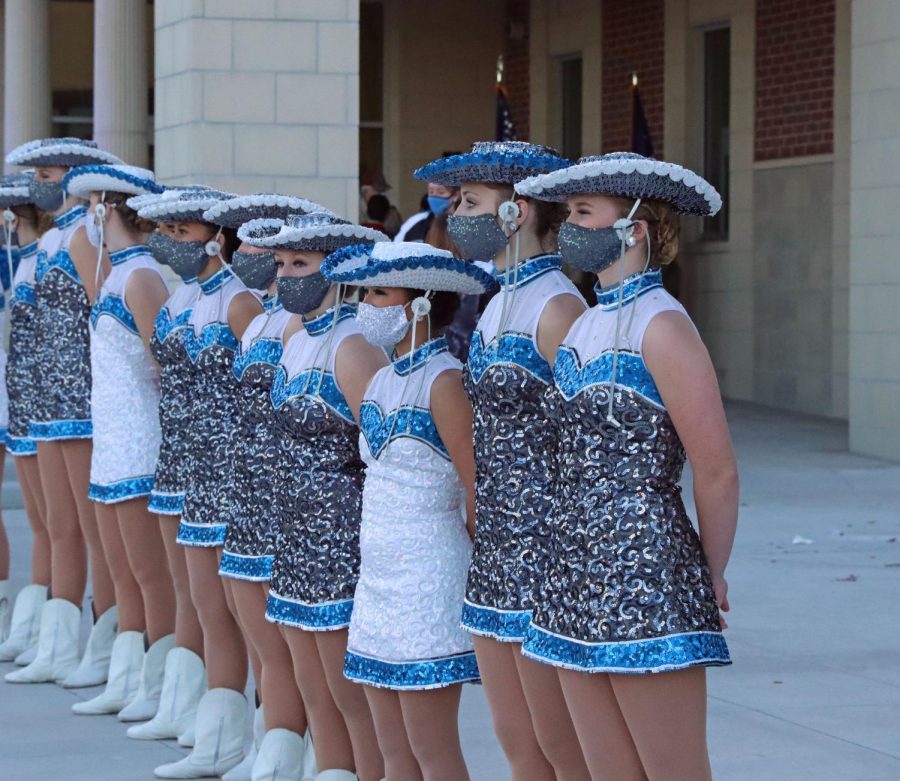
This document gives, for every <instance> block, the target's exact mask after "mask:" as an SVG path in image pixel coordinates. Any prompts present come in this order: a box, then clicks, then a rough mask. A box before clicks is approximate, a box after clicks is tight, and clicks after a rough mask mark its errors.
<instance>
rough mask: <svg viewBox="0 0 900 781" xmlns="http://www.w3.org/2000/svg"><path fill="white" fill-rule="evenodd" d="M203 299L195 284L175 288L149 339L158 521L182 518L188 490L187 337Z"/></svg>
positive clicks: (153, 495)
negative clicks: (154, 384) (155, 395)
mask: <svg viewBox="0 0 900 781" xmlns="http://www.w3.org/2000/svg"><path fill="white" fill-rule="evenodd" d="M199 295H200V285H199V284H198V283H197V281H196V280H193V281H188V282H184V283H183V284H181V285H180V286H179V287H178V288H176V289H175V292H174V293H172V295H171V296H169V300H168V301H166V303H165V305H164V306H163V308H162V309H160V310H159V314H158V315H157V316H156V324H155V326H154V329H153V336H152V337H151V338H150V350H151V351H152V352H153V357H154V358H156V362H157V363H158V364H159V390H160V396H159V426H160V433H161V435H162V439H161V441H160V446H159V459H158V460H157V462H156V474H155V475H154V478H153V490H152V491H151V492H150V501H149V504H148V509H149V510H150V512H152V513H157V514H158V515H181V510H182V506H183V505H184V492H185V490H186V489H187V483H188V465H189V463H188V462H189V459H188V444H189V441H190V429H189V423H190V420H189V410H190V403H191V395H190V393H189V392H188V386H189V383H190V377H191V364H190V361H189V360H188V354H187V350H186V349H185V332H186V329H187V328H188V320H189V319H190V316H191V309H192V307H193V304H194V301H196V300H197V297H198V296H199Z"/></svg>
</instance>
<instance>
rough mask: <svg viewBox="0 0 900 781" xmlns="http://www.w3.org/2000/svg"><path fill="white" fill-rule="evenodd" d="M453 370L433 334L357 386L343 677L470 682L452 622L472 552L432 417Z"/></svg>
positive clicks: (471, 672) (464, 637)
mask: <svg viewBox="0 0 900 781" xmlns="http://www.w3.org/2000/svg"><path fill="white" fill-rule="evenodd" d="M461 368H462V364H461V363H460V362H459V361H458V360H457V359H456V358H454V357H453V356H452V355H451V354H450V352H449V351H448V344H447V340H446V339H445V338H443V337H440V338H438V339H432V340H431V341H429V342H426V343H425V344H422V345H420V346H419V347H418V348H416V350H415V351H414V352H413V353H412V354H411V355H405V356H403V357H402V358H399V359H398V358H395V359H394V361H393V363H392V365H391V366H386V367H384V368H383V369H381V370H379V372H378V373H377V374H376V375H375V377H374V378H373V379H372V382H371V383H370V384H369V387H368V388H367V389H366V395H365V398H364V400H363V403H362V406H361V409H360V413H359V418H360V429H361V431H362V433H361V435H360V438H359V449H360V453H361V454H362V458H363V461H365V464H366V479H365V486H364V487H363V505H362V528H361V531H360V554H361V563H360V571H359V583H358V584H357V586H356V596H355V599H354V602H353V615H352V616H351V619H350V634H349V639H348V643H347V654H346V657H345V661H344V675H345V676H346V677H347V678H349V679H350V680H351V681H356V682H357V683H365V684H368V685H369V686H380V687H385V688H389V689H398V690H406V691H409V690H415V689H434V688H439V687H442V686H450V685H452V684H456V683H462V682H464V681H477V680H478V664H477V662H476V661H475V652H474V651H473V650H472V638H471V636H470V635H469V634H468V633H467V632H465V631H464V630H463V629H462V628H461V627H460V626H459V614H460V612H461V611H462V604H463V597H464V595H465V587H466V572H467V570H468V567H469V559H470V557H471V554H472V543H471V541H470V540H469V535H468V532H467V531H466V522H465V507H466V503H465V489H464V488H463V485H462V482H461V481H460V479H459V475H458V474H457V472H456V468H455V467H454V466H453V462H452V461H451V460H450V455H449V454H448V452H447V448H446V447H445V446H444V443H443V442H442V441H441V438H440V435H439V434H438V430H437V426H436V425H435V422H434V419H433V418H432V415H431V387H432V384H433V383H434V381H435V379H436V378H437V377H438V375H440V374H442V373H443V372H445V371H450V370H459V369H461Z"/></svg>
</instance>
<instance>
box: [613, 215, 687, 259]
mask: <svg viewBox="0 0 900 781" xmlns="http://www.w3.org/2000/svg"><path fill="white" fill-rule="evenodd" d="M614 200H615V201H616V203H617V204H618V205H619V206H621V213H622V216H623V217H627V216H628V213H629V212H630V211H631V208H632V206H634V201H632V200H630V199H628V198H615V199H614ZM632 219H634V220H635V221H637V220H644V221H646V223H647V227H648V228H649V231H650V265H651V266H667V265H668V264H669V263H671V262H672V261H673V260H675V258H676V257H677V256H678V236H679V233H680V231H681V222H680V220H679V219H678V215H677V214H676V213H675V212H674V211H672V207H671V206H669V204H667V203H665V202H664V201H655V200H647V201H641V205H640V206H639V207H638V210H637V211H636V212H635V213H634V216H633V218H632Z"/></svg>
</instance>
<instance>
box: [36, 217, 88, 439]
mask: <svg viewBox="0 0 900 781" xmlns="http://www.w3.org/2000/svg"><path fill="white" fill-rule="evenodd" d="M86 213H87V210H86V209H85V207H84V206H74V207H73V208H71V209H69V210H68V211H67V212H65V213H64V214H61V215H59V216H57V217H54V218H53V222H54V227H53V228H51V229H50V230H48V231H47V232H46V233H45V234H44V235H43V236H41V238H40V240H39V242H38V245H39V247H40V249H39V250H38V258H37V267H36V270H35V281H36V284H35V299H36V302H37V324H36V328H35V331H36V337H35V343H36V345H37V361H38V368H37V372H36V377H37V380H38V383H37V384H38V393H37V399H38V403H37V405H36V407H35V417H34V419H33V420H32V423H31V426H30V427H29V431H28V434H29V436H30V437H32V438H33V439H36V440H66V439H90V437H91V433H92V429H91V349H90V335H89V324H88V323H89V320H90V316H91V305H90V302H89V301H88V297H87V294H86V293H85V290H84V286H83V285H82V284H81V277H80V276H79V275H78V271H77V270H76V269H75V264H74V263H73V262H72V257H71V255H70V254H69V245H70V244H71V241H72V236H73V234H74V233H75V231H76V230H77V229H78V228H79V227H80V226H81V224H82V223H83V221H84V216H85V214H86Z"/></svg>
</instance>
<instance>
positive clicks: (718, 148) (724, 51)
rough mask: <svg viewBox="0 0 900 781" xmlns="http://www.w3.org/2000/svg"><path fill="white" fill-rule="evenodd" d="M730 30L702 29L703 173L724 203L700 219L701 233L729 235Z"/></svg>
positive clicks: (722, 237)
mask: <svg viewBox="0 0 900 781" xmlns="http://www.w3.org/2000/svg"><path fill="white" fill-rule="evenodd" d="M730 113H731V30H730V29H729V28H728V27H720V28H717V29H715V30H707V31H706V32H704V33H703V176H704V177H706V179H707V181H709V183H710V184H712V185H713V187H715V188H716V189H717V190H718V191H719V192H720V193H721V194H722V199H723V201H724V204H723V206H722V209H721V211H719V213H718V214H717V215H716V216H715V217H708V218H706V219H705V220H704V221H703V236H704V238H710V239H727V238H728V170H729V168H728V166H729V160H730V157H731V151H730V146H731V143H730V142H731V139H730V128H729V124H730V119H729V116H730Z"/></svg>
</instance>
